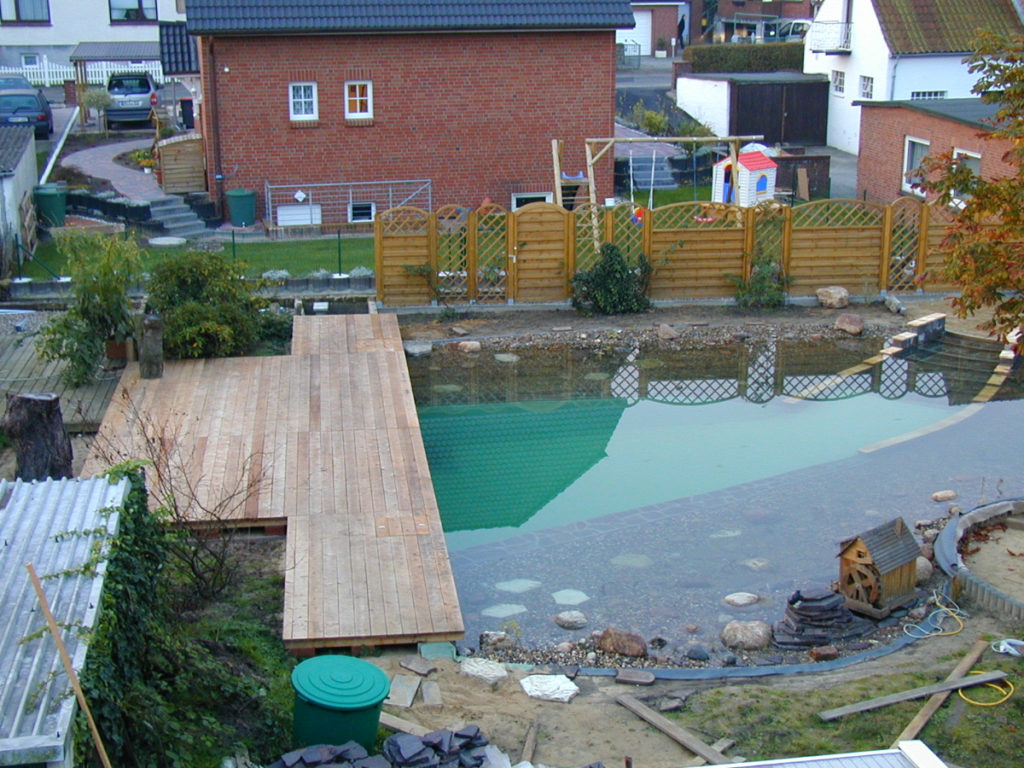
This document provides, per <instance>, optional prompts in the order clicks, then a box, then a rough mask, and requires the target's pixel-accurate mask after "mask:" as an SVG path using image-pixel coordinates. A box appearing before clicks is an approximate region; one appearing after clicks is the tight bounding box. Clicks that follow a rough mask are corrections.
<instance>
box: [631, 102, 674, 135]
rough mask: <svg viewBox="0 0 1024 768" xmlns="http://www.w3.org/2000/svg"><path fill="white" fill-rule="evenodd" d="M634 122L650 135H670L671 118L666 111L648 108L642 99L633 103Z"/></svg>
mask: <svg viewBox="0 0 1024 768" xmlns="http://www.w3.org/2000/svg"><path fill="white" fill-rule="evenodd" d="M633 122H634V123H635V124H636V127H637V128H638V129H640V130H641V131H643V132H644V133H646V134H647V135H648V136H666V135H668V128H669V118H668V115H666V114H665V113H664V112H657V111H655V110H653V109H647V107H645V106H644V103H643V102H642V101H638V102H637V103H636V104H634V105H633Z"/></svg>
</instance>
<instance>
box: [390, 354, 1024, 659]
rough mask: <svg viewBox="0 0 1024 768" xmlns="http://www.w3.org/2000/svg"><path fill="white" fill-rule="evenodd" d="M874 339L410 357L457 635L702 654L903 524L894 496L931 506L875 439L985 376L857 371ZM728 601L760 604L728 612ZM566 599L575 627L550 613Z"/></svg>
mask: <svg viewBox="0 0 1024 768" xmlns="http://www.w3.org/2000/svg"><path fill="white" fill-rule="evenodd" d="M880 346H881V342H880V340H876V339H871V340H857V341H852V340H850V341H843V342H842V343H838V344H836V343H829V342H817V343H807V342H798V341H793V342H785V341H773V342H771V343H767V344H756V345H730V346H729V347H728V348H725V349H716V350H690V351H685V352H681V351H665V350H651V351H649V352H648V351H643V350H638V349H630V348H626V347H623V348H621V349H612V350H610V351H609V350H608V349H603V350H602V351H601V352H600V354H595V352H594V351H593V350H578V349H570V348H564V349H548V350H544V351H523V350H517V351H516V352H515V353H513V354H511V355H510V354H509V353H504V354H502V353H499V354H498V355H497V356H494V355H488V354H483V355H481V356H479V357H478V358H476V359H467V358H466V357H465V356H459V355H457V354H450V355H445V354H441V355H436V353H435V356H432V357H431V358H428V359H426V360H421V361H410V372H411V375H412V378H413V385H414V391H415V392H416V397H417V402H418V408H419V414H420V421H421V428H422V432H423V436H424V443H425V446H426V450H427V455H428V459H429V461H430V465H431V473H432V475H433V479H434V485H435V490H436V493H437V497H438V503H439V506H440V507H441V511H442V518H443V521H444V524H445V528H446V532H447V533H446V537H447V541H448V545H449V550H450V554H451V558H452V564H453V569H454V571H455V577H456V582H457V586H458V588H459V593H460V601H461V602H462V606H463V612H464V616H465V618H466V623H467V642H468V643H469V644H470V645H473V644H475V639H476V635H478V634H479V631H481V630H482V629H499V628H501V626H503V625H505V624H507V623H508V622H514V623H515V626H516V627H517V629H519V630H520V631H521V632H522V633H523V636H524V639H525V640H526V641H527V642H528V643H529V644H547V643H553V642H559V641H561V640H566V639H574V638H575V637H579V636H580V635H581V634H585V633H587V632H589V631H590V630H592V629H602V628H603V627H605V626H609V625H611V626H617V627H619V628H623V629H631V630H633V631H638V632H641V633H643V634H644V635H645V636H648V637H653V636H655V635H657V636H663V637H671V638H675V641H674V642H679V643H682V642H684V641H685V642H700V643H703V644H706V645H708V646H713V645H714V643H715V638H717V634H718V631H719V630H720V628H721V626H722V625H723V623H724V622H727V621H728V620H731V619H732V618H742V619H753V618H758V619H763V620H765V621H774V620H777V619H779V618H781V615H782V611H783V610H784V607H785V599H786V598H787V597H788V596H789V594H791V593H792V591H793V590H794V589H796V588H798V587H800V586H808V585H811V584H815V585H823V584H824V585H827V584H828V582H829V581H830V580H832V579H834V578H836V576H837V570H836V563H835V556H836V554H837V550H836V546H837V542H838V541H839V540H840V539H842V538H844V537H846V536H850V535H855V534H856V533H858V532H859V531H861V530H865V529H867V528H870V527H873V526H875V525H877V524H879V523H881V522H884V521H885V520H887V519H891V518H892V517H896V516H900V515H903V516H904V517H907V516H908V514H909V515H910V516H909V520H910V521H911V522H912V521H913V519H915V518H914V513H913V511H912V509H910V508H908V504H907V502H908V500H912V501H913V505H914V506H915V507H916V506H924V507H925V508H927V503H924V504H923V505H922V502H921V501H920V500H919V499H918V498H917V497H918V496H920V494H922V493H923V492H922V491H921V486H922V485H923V487H925V488H927V487H929V486H928V483H929V482H931V483H940V482H941V478H942V477H943V467H942V466H941V465H935V466H932V467H927V468H926V469H927V471H925V472H922V471H921V470H916V471H915V475H916V477H915V478H914V482H913V484H908V483H907V482H906V478H905V472H904V470H903V469H902V468H900V467H899V466H889V462H891V461H892V455H893V454H903V453H904V452H905V451H906V449H905V448H901V447H900V446H903V445H905V444H904V443H896V444H895V445H893V446H889V447H887V448H880V449H879V450H873V449H872V448H873V446H879V445H881V444H884V443H886V442H887V441H890V440H891V439H892V438H897V437H900V436H905V435H908V434H916V433H919V432H927V430H929V429H930V428H932V427H934V426H935V425H937V424H940V425H941V424H944V423H947V422H949V423H952V424H956V423H958V421H964V422H965V423H966V422H967V421H971V420H973V416H972V417H971V418H965V415H967V414H971V413H972V409H973V407H972V406H967V405H965V404H955V405H950V403H951V402H953V403H967V402H969V400H970V397H971V396H973V393H971V392H968V390H972V389H976V388H979V387H980V384H979V382H980V381H981V380H982V377H983V376H985V375H987V373H990V372H991V367H989V366H990V363H989V362H988V361H987V360H986V361H985V362H983V363H982V364H981V365H980V366H979V370H978V371H977V372H976V374H970V375H967V374H964V373H963V371H962V370H961V369H959V368H958V369H957V370H956V371H954V372H952V373H951V372H950V371H949V370H947V369H945V368H943V367H941V366H937V365H934V364H929V363H928V362H927V361H916V362H915V361H906V360H892V359H887V360H886V361H884V362H883V361H881V360H879V361H876V362H875V363H874V364H870V365H864V361H865V360H870V359H871V358H873V357H874V356H875V355H876V353H877V350H878V349H879V348H880ZM989 359H991V358H989ZM840 374H841V375H840ZM1000 405H1007V404H994V405H993V406H987V408H993V409H995V408H998V407H999V406H1000ZM1009 407H1010V408H1013V407H1014V406H1013V405H1009ZM928 434H931V435H935V434H938V432H931V433H928ZM925 437H927V435H925ZM920 439H924V438H919V440H920ZM911 442H917V441H911ZM865 449H867V450H865ZM883 454H888V455H886V456H883ZM929 473H930V474H932V475H933V476H935V479H934V480H929V479H928V478H927V477H924V476H922V475H923V474H929ZM993 484H994V481H993ZM883 489H885V490H884V492H883ZM931 490H935V489H934V488H931V489H930V490H929V491H928V493H930V492H931ZM925 498H927V496H925ZM922 515H923V513H922ZM922 515H918V517H920V516H922ZM736 591H747V592H752V593H754V594H758V595H759V596H761V597H762V599H761V600H760V601H759V602H758V603H757V604H755V605H754V606H751V607H748V608H744V609H735V608H731V607H729V606H726V605H725V604H724V603H723V602H722V598H723V597H724V596H725V595H727V594H729V593H731V592H736ZM569 608H572V609H578V610H582V611H583V612H584V613H586V615H587V618H588V625H587V627H586V628H585V629H584V630H580V631H576V632H570V631H566V630H563V629H561V628H559V627H557V625H555V624H554V623H553V622H552V616H553V615H554V614H556V613H558V612H560V611H562V610H566V609H569Z"/></svg>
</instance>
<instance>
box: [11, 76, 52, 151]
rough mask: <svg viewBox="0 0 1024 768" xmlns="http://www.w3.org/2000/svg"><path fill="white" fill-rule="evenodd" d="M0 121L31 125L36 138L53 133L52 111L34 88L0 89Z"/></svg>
mask: <svg viewBox="0 0 1024 768" xmlns="http://www.w3.org/2000/svg"><path fill="white" fill-rule="evenodd" d="M0 121H2V122H4V123H7V124H8V125H31V126H34V127H35V129H36V138H37V139H46V138H49V136H50V134H51V133H53V112H52V111H51V110H50V103H49V102H48V101H47V100H46V97H45V96H43V94H42V93H41V92H40V91H39V90H38V89H36V88H31V87H29V88H8V89H7V90H2V91H0Z"/></svg>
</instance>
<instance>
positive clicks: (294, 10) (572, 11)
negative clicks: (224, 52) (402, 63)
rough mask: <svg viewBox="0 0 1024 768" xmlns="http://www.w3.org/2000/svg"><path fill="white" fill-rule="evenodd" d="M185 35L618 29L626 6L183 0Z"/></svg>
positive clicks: (526, 0) (545, 0)
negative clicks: (185, 3) (185, 5)
mask: <svg viewBox="0 0 1024 768" xmlns="http://www.w3.org/2000/svg"><path fill="white" fill-rule="evenodd" d="M186 23H187V24H188V31H189V32H190V33H192V34H204V35H216V34H227V35H231V34H249V33H253V32H258V33H357V32H361V33H369V32H430V31H452V32H456V31H502V30H515V29H524V30H525V29H535V30H555V29H572V30H580V29H608V30H611V29H618V28H632V27H633V24H634V22H633V11H632V9H631V6H630V4H629V0H492V2H486V1H485V2H480V0H447V2H443V3H433V2H424V0H252V1H251V2H248V3H245V4H244V6H243V5H241V4H239V3H238V0H189V2H188V21H187V22H186Z"/></svg>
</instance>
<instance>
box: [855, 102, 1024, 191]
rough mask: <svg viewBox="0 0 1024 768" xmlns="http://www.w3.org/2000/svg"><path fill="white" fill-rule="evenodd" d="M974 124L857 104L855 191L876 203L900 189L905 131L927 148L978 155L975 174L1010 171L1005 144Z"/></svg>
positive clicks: (995, 175) (998, 174)
mask: <svg viewBox="0 0 1024 768" xmlns="http://www.w3.org/2000/svg"><path fill="white" fill-rule="evenodd" d="M985 135H987V133H982V132H980V131H979V129H978V128H975V127H971V126H969V125H964V124H962V123H957V122H954V121H951V120H943V119H942V118H938V117H933V116H931V115H926V114H923V113H921V112H918V111H916V110H913V109H904V108H902V107H871V106H868V105H864V106H862V107H861V110H860V152H859V154H858V156H857V196H858V197H860V198H863V199H866V200H870V201H872V202H876V203H890V202H892V201H893V200H894V199H896V198H897V197H899V196H900V195H902V194H906V193H904V192H902V191H901V189H900V185H901V184H902V179H903V148H904V140H905V138H906V137H907V136H913V137H915V138H918V139H923V140H925V141H928V142H929V143H930V148H931V152H932V153H935V154H941V153H943V152H949V151H952V150H953V148H954V147H955V148H956V149H962V150H966V151H968V152H975V153H977V154H980V155H981V175H982V176H983V177H986V178H998V177H1002V176H1010V175H1012V173H1013V168H1012V167H1011V166H1009V165H1007V164H1006V163H1004V162H1003V161H1002V155H1003V154H1004V153H1005V152H1006V151H1007V150H1008V149H1009V148H1010V145H1009V143H1007V142H1005V141H993V140H985V139H984V138H983V136H985Z"/></svg>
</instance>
